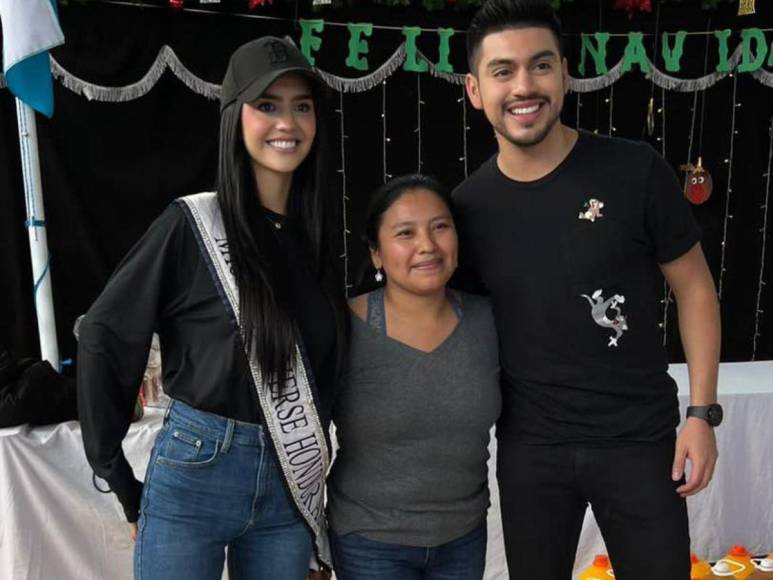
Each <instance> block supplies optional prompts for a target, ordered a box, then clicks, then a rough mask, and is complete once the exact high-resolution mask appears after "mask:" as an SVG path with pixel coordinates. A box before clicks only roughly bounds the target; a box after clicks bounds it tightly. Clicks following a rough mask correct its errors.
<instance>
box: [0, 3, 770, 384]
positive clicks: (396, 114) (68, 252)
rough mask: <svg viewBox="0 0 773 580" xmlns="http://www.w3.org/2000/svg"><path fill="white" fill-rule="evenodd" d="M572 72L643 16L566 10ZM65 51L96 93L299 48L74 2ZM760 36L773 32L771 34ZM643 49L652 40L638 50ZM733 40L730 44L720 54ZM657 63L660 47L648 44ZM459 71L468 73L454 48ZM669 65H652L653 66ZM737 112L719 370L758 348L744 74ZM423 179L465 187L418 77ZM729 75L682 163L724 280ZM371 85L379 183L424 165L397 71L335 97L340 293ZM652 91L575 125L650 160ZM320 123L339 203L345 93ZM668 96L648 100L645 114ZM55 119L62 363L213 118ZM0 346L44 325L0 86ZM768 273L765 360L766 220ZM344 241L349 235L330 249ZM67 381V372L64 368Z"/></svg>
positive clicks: (762, 143) (763, 131)
mask: <svg viewBox="0 0 773 580" xmlns="http://www.w3.org/2000/svg"><path fill="white" fill-rule="evenodd" d="M272 10H273V13H274V14H279V15H281V14H283V13H287V14H292V13H293V12H294V8H292V7H288V6H280V7H278V8H275V9H272ZM736 10H737V6H736V5H735V4H724V3H723V4H722V5H721V6H720V8H719V9H718V10H717V11H715V12H713V13H712V21H711V29H712V30H716V29H721V28H733V29H735V30H740V29H741V28H745V27H750V26H759V27H765V26H764V25H765V22H768V23H770V22H771V16H772V15H771V7H769V6H767V5H766V3H764V2H758V3H757V10H758V14H757V15H754V16H751V17H745V18H742V17H737V16H735V11H736ZM299 15H300V16H301V17H307V18H314V17H317V18H325V19H327V20H328V21H330V22H333V21H336V22H347V21H351V22H373V23H375V24H388V25H396V26H402V25H403V24H408V25H417V26H424V27H432V26H438V25H440V26H445V27H455V28H458V29H464V28H465V27H466V26H467V23H468V21H469V17H470V13H469V12H456V11H453V10H449V11H445V12H443V13H441V14H438V13H427V12H424V11H419V10H403V9H399V8H387V7H371V8H364V7H361V8H356V9H345V10H338V11H335V10H331V11H328V12H323V13H312V12H311V9H310V8H309V7H300V12H299ZM561 16H562V19H563V22H564V28H565V32H566V33H567V34H568V36H567V38H566V51H567V56H568V58H569V61H570V72H571V73H572V74H574V75H577V64H578V62H579V45H580V43H579V38H578V36H577V34H578V33H579V32H583V31H584V32H595V31H598V30H606V31H610V32H628V31H629V30H641V31H643V32H649V33H651V32H654V29H655V23H654V15H643V16H641V15H637V16H635V17H634V19H633V20H630V21H629V20H628V19H627V18H626V16H625V15H624V13H622V12H619V11H612V10H611V9H610V8H609V6H607V4H606V3H605V4H604V10H603V14H602V17H601V23H599V9H598V4H597V3H596V2H587V1H586V0H577V1H575V2H573V3H568V4H565V5H564V7H563V8H562V11H561ZM707 16H708V13H707V12H705V11H702V10H701V9H700V8H699V7H698V5H697V3H691V2H684V3H668V4H666V5H664V6H663V7H662V8H661V22H660V25H659V30H660V31H661V32H662V31H664V30H666V31H676V30H679V29H686V30H691V31H702V30H705V29H706V20H707ZM60 19H61V22H62V26H63V29H64V32H65V35H66V39H67V43H66V44H65V45H64V46H63V47H60V48H57V49H55V50H54V51H53V54H54V56H55V58H57V60H58V61H59V62H60V63H61V64H62V65H63V66H64V67H65V68H66V69H67V70H68V71H70V72H71V73H73V74H75V75H77V76H79V77H81V78H83V79H86V80H88V81H90V82H93V83H97V84H103V85H112V86H118V85H124V84H127V83H131V82H135V81H137V80H138V79H139V78H141V77H142V75H143V74H145V72H146V71H147V70H148V68H149V67H150V66H151V64H152V62H153V61H154V59H155V57H156V55H157V53H158V51H159V49H160V48H161V47H162V46H163V45H164V44H168V45H169V46H171V47H172V48H173V49H174V51H175V53H176V54H177V55H178V56H179V57H180V59H181V60H182V62H183V63H184V64H185V65H186V66H187V67H188V68H189V69H190V70H192V71H193V72H194V73H195V74H197V75H198V76H200V77H202V78H204V79H206V80H208V81H211V82H215V83H219V82H220V81H221V78H222V75H223V72H224V70H225V66H226V63H227V59H228V56H229V54H230V53H231V52H232V51H233V49H234V48H236V47H237V46H239V45H240V44H242V43H243V42H246V41H247V40H249V39H251V38H254V37H257V36H262V35H265V34H275V35H283V34H290V35H291V36H293V37H294V38H295V39H296V41H297V40H298V39H299V37H300V32H299V30H298V28H297V26H294V25H293V23H292V22H282V21H267V20H256V19H248V18H241V17H238V16H234V15H227V14H220V15H206V14H197V13H190V12H182V13H177V12H173V11H170V10H167V9H147V8H138V7H130V6H120V5H106V4H99V3H97V2H90V3H86V4H80V3H76V2H70V3H69V4H68V5H66V6H62V7H61V8H60ZM322 37H323V49H322V50H321V51H319V53H318V54H317V64H318V65H319V66H320V67H321V68H322V69H324V70H328V71H330V72H334V73H336V74H340V75H343V76H349V77H354V76H359V75H361V74H362V73H361V72H359V71H354V70H352V69H347V68H346V66H345V64H344V61H345V59H346V53H347V43H348V40H349V39H348V33H347V31H346V29H345V28H342V27H334V26H331V25H330V24H328V26H327V27H326V29H325V31H324V32H323V34H322ZM367 40H368V43H369V46H370V53H369V55H368V60H369V63H370V69H371V70H373V69H375V68H376V67H377V66H378V65H380V64H381V63H382V62H383V61H384V60H385V59H386V58H387V57H388V56H389V55H391V54H392V52H393V51H394V49H395V48H396V47H397V46H398V45H399V44H400V42H402V40H403V37H402V35H401V34H400V32H399V30H394V31H390V30H374V31H373V35H372V36H371V37H370V38H368V39H367ZM768 40H770V33H768ZM645 43H646V45H647V47H648V49H649V48H650V47H651V46H652V45H653V39H652V37H645ZM736 43H737V36H735V37H734V38H733V39H732V40H731V43H730V46H731V50H732V49H733V48H734V47H735V45H736ZM418 44H419V47H420V48H421V49H422V51H423V52H425V54H427V55H428V56H429V57H430V58H436V57H437V50H438V48H437V37H436V35H434V34H432V33H428V32H425V33H423V34H422V36H421V37H420V38H419V42H418ZM655 44H656V45H657V46H658V50H659V47H660V41H659V39H658V41H657V43H655ZM623 46H624V39H621V38H618V37H613V38H612V39H611V40H610V43H609V58H608V62H609V64H610V66H611V65H612V64H614V63H615V62H617V59H618V58H619V57H620V56H621V55H622V49H623ZM704 47H705V37H703V36H690V37H688V40H687V42H686V44H685V50H684V57H683V59H682V72H680V73H677V76H681V77H694V76H700V75H701V74H703V66H704ZM716 54H717V46H716V40H715V39H714V38H713V37H712V39H711V42H710V43H709V60H708V66H709V72H711V71H712V70H714V67H715V66H716ZM452 63H453V65H454V67H455V69H456V70H457V71H465V70H466V64H465V58H464V35H463V34H462V33H457V34H456V35H455V36H454V37H453V39H452ZM657 63H658V66H660V67H661V68H662V66H663V63H662V59H660V58H658V60H657ZM737 82H738V87H737V95H738V101H739V102H740V103H741V104H742V106H741V107H738V108H737V109H736V115H737V116H736V127H735V128H736V130H737V131H738V134H737V135H736V136H735V144H734V161H733V183H732V189H733V192H732V198H731V204H730V213H731V214H732V216H733V217H732V219H731V220H730V221H729V222H728V231H727V240H726V243H727V245H726V256H725V268H726V271H725V272H724V278H723V280H724V282H723V284H724V292H723V296H722V314H723V326H724V332H723V360H725V361H739V360H749V358H750V357H751V353H752V339H753V332H754V322H755V310H756V300H757V288H758V278H759V272H760V250H761V239H762V234H761V232H760V228H761V227H762V218H763V211H762V209H761V207H760V206H761V205H762V204H763V202H764V196H765V185H766V178H765V176H763V174H764V173H765V172H766V168H767V155H768V146H769V135H768V127H769V125H770V119H771V115H773V89H770V88H767V87H765V86H763V85H761V84H760V83H759V82H757V81H756V80H754V79H752V78H751V77H750V76H749V75H748V74H739V75H738V77H737ZM420 83H421V95H422V100H423V101H424V104H423V105H422V110H421V123H422V134H421V145H422V151H421V157H422V161H423V164H422V166H421V170H422V171H423V172H426V173H431V174H434V175H436V176H438V177H439V178H440V179H441V180H442V181H443V182H444V183H445V184H446V185H447V186H449V187H453V186H454V185H456V184H457V183H458V182H459V181H461V180H462V179H463V178H464V162H463V160H461V159H460V158H461V157H462V156H463V155H464V144H463V127H462V108H461V107H462V104H461V103H460V102H459V99H460V98H461V97H462V94H463V93H462V88H461V87H460V86H457V85H451V84H449V83H447V82H445V81H442V80H438V79H435V78H432V77H431V76H429V75H422V76H421V79H420ZM732 83H733V81H732V79H725V80H723V81H721V82H720V83H719V84H717V85H716V86H715V87H713V88H711V89H709V90H708V91H706V92H704V93H699V95H698V107H701V105H702V100H703V99H705V118H704V124H703V137H702V149H699V143H698V141H699V139H698V137H699V127H700V121H701V111H700V109H699V110H698V114H697V119H696V127H695V133H694V144H693V153H692V159H690V161H693V162H695V161H696V158H697V156H698V154H699V152H700V153H701V154H702V157H703V164H704V166H706V167H707V168H708V169H709V171H711V173H712V174H713V177H714V194H713V196H712V197H711V199H710V200H709V201H708V202H707V203H706V204H704V205H703V206H699V207H695V208H694V211H695V215H696V217H697V219H698V222H699V223H700V225H701V227H702V228H703V232H704V237H703V243H704V250H705V252H706V255H707V257H708V259H709V263H710V266H711V269H712V272H713V273H714V275H715V279H718V276H719V269H720V261H721V251H722V245H721V242H722V239H723V230H724V214H725V199H726V189H727V174H728V165H727V164H725V163H724V159H726V158H728V157H729V149H730V132H731V130H730V122H731V111H732V88H733V86H732ZM382 90H385V91H386V99H387V107H386V116H387V136H388V137H389V138H390V141H389V142H388V143H387V152H386V156H387V172H388V173H389V174H392V175H399V174H401V173H406V172H413V171H416V170H417V168H418V141H417V137H418V135H417V133H416V132H415V129H416V126H417V109H416V107H417V77H416V75H415V74H414V73H408V72H404V71H399V72H397V73H396V74H395V75H393V76H392V77H390V78H389V79H388V80H387V83H386V85H385V86H377V87H375V88H374V89H372V90H370V91H368V92H365V93H358V94H345V95H344V97H343V105H344V106H343V113H344V123H345V132H346V139H345V142H344V145H345V147H344V150H345V157H346V185H347V192H348V195H349V198H350V200H349V201H348V202H347V209H348V223H349V227H350V229H351V230H352V234H351V235H350V236H349V238H348V246H349V257H350V267H349V271H350V274H351V280H350V281H354V274H355V273H356V272H357V270H358V264H359V263H360V262H361V261H362V260H364V259H365V258H366V252H365V248H364V245H363V244H361V243H360V241H359V240H360V237H361V233H362V225H363V223H362V222H363V214H364V209H365V206H366V204H367V201H368V197H369V194H370V192H371V191H373V190H374V189H375V188H376V187H377V186H378V185H379V184H380V183H381V181H382V176H383V173H384V167H383V164H382V156H383V151H382V147H383V143H384V141H383V134H382V119H381V112H382V111H381V101H382ZM650 93H651V84H650V82H649V81H648V80H647V79H646V78H645V77H644V75H642V74H641V73H640V72H638V70H635V71H634V72H632V73H630V74H628V75H626V76H625V77H624V78H623V79H622V80H621V81H619V82H618V83H616V84H615V85H614V94H613V95H610V91H609V89H605V90H601V91H598V92H596V93H592V94H584V95H582V96H581V103H582V107H581V108H580V111H581V116H580V126H581V127H583V128H586V129H589V130H591V131H592V130H594V129H598V130H599V132H601V133H607V132H608V131H609V106H610V103H607V102H606V101H605V99H608V98H610V96H611V97H612V98H611V104H612V105H613V114H612V124H613V125H614V127H615V128H616V131H615V132H614V134H615V135H617V136H621V137H630V138H635V139H640V138H647V139H648V140H650V142H651V143H652V144H653V146H654V147H655V148H656V149H657V150H658V151H660V149H661V145H662V141H657V140H656V138H657V137H658V136H660V135H661V126H660V123H661V118H660V117H659V116H658V117H657V118H656V123H657V126H656V132H655V135H654V136H653V137H647V136H646V135H645V133H644V127H645V119H646V113H647V102H648V100H649V96H650ZM333 97H334V99H333V102H332V104H331V108H330V110H329V111H327V113H328V115H327V117H329V121H330V122H331V127H330V129H331V130H330V133H331V135H332V142H331V148H332V155H331V158H332V164H331V167H330V174H331V180H332V183H333V184H334V186H335V187H334V188H333V189H332V190H331V192H330V194H331V195H332V196H335V198H336V200H337V201H339V202H340V196H341V190H340V185H341V174H340V173H339V172H338V170H339V169H340V167H341V162H340V140H339V139H340V135H339V125H338V122H339V117H338V114H337V113H336V111H335V109H337V108H338V104H339V103H338V94H334V95H333ZM693 98H694V95H693V94H692V93H676V92H669V91H667V92H666V100H665V112H666V135H665V139H666V143H665V149H666V157H667V159H668V161H669V162H670V164H671V165H672V167H674V168H677V169H678V166H679V165H680V164H682V163H685V162H687V161H688V159H687V151H688V144H689V137H690V120H691V118H692V113H691V110H690V109H691V107H692V105H693ZM660 99H661V91H660V89H659V88H656V89H655V102H656V107H659V106H660V105H661V103H660ZM55 102H56V105H55V107H56V109H55V115H54V118H53V120H47V119H45V118H42V117H40V116H38V133H39V139H40V155H41V165H42V173H43V189H44V199H45V211H46V217H47V221H48V242H49V247H50V250H51V276H52V281H53V292H54V306H55V309H56V318H57V329H58V337H59V345H60V351H61V355H62V358H68V357H73V356H74V353H75V344H74V338H73V337H72V332H71V328H72V324H73V321H74V319H75V318H76V317H77V316H78V315H79V314H82V313H83V312H85V311H86V310H87V309H88V307H89V305H90V304H91V302H92V301H93V300H94V298H95V297H96V296H97V294H98V293H99V291H100V290H101V288H102V287H103V286H104V284H105V281H106V280H107V277H108V276H109V275H110V273H111V271H112V269H113V268H114V267H115V265H116V264H117V262H118V261H119V260H120V258H121V257H122V256H123V254H124V253H125V252H126V251H127V250H128V249H129V248H130V247H131V245H132V244H133V243H134V242H135V241H136V240H137V239H138V238H139V236H140V235H141V233H142V232H143V231H144V230H145V229H146V228H147V226H148V225H149V224H150V222H151V221H152V220H153V219H154V218H155V217H157V216H158V215H159V214H160V213H161V211H162V209H163V208H164V207H165V206H166V205H167V204H168V203H169V202H170V201H171V200H172V199H173V198H175V197H177V196H180V195H185V194H189V193H193V192H196V191H202V190H208V189H211V188H212V185H213V183H214V177H215V169H216V157H217V130H218V107H217V103H216V102H214V101H209V100H207V99H204V98H203V97H201V96H199V95H197V94H194V93H193V92H191V91H190V90H189V89H188V88H187V87H185V86H184V85H183V84H182V83H181V82H180V81H179V80H178V79H177V78H175V77H174V75H173V74H172V73H171V72H169V71H167V72H166V73H165V74H164V76H163V77H162V78H161V80H160V82H159V83H158V84H157V85H156V86H155V87H154V88H153V89H152V90H151V91H150V92H149V93H148V94H147V95H145V96H144V97H141V98H139V99H136V100H134V101H130V102H126V103H103V102H92V101H89V100H88V99H87V98H85V97H84V96H79V95H75V94H74V93H72V92H70V91H69V90H68V89H66V88H64V87H63V86H62V85H61V84H60V83H59V82H58V81H55ZM576 111H577V95H574V94H570V95H568V96H567V100H566V104H565V108H564V115H563V118H564V122H565V123H567V124H568V125H571V126H575V125H576V124H577V118H576ZM467 114H468V121H467V124H468V126H469V127H470V130H469V131H468V132H467V144H468V150H467V166H468V168H469V171H472V170H473V169H474V168H476V167H477V166H478V165H479V164H480V163H481V162H482V161H483V160H485V159H486V158H487V157H489V156H490V155H491V154H492V153H493V152H494V150H495V146H496V145H495V142H494V140H493V137H492V130H491V128H490V126H489V125H488V123H487V122H486V121H485V119H484V118H483V116H482V114H481V113H479V112H477V111H474V110H472V108H471V107H469V105H468V111H467ZM0 140H1V141H0V144H1V145H0V200H1V201H0V264H1V265H2V274H0V296H1V297H2V301H0V342H1V343H5V344H6V345H8V346H9V347H10V349H11V350H12V351H13V352H14V354H15V355H16V356H17V357H22V356H37V354H38V342H37V326H36V321H35V312H34V304H33V297H32V274H31V268H30V263H29V249H28V244H27V232H26V230H25V228H24V220H25V210H24V191H23V186H22V179H21V168H20V161H19V146H18V136H17V129H16V113H15V108H14V102H13V99H12V98H11V95H10V94H9V92H8V91H7V90H0ZM768 228H769V231H768V254H767V255H768V263H767V270H766V276H765V279H766V281H767V283H768V285H767V287H766V288H764V289H763V294H762V296H763V301H762V303H761V305H760V309H761V310H763V311H765V312H764V313H763V314H761V315H760V316H761V317H762V318H761V321H762V325H761V327H760V333H761V335H760V337H759V342H758V347H757V358H758V359H771V358H773V262H771V256H773V242H771V240H773V211H771V219H770V220H769V225H768ZM341 239H342V240H343V236H342V237H341ZM676 337H677V323H676V320H675V308H674V306H673V305H672V306H671V308H670V314H669V324H668V344H669V350H670V354H671V359H672V361H675V362H677V361H680V360H682V358H683V355H682V352H681V348H680V347H679V344H678V341H677V340H676ZM67 372H70V371H67Z"/></svg>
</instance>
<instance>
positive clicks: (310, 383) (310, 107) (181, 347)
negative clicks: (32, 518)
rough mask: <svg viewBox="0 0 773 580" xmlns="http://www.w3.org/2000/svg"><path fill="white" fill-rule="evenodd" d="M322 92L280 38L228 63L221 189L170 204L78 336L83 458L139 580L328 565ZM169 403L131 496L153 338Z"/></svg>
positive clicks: (334, 356) (329, 348) (337, 357)
mask: <svg viewBox="0 0 773 580" xmlns="http://www.w3.org/2000/svg"><path fill="white" fill-rule="evenodd" d="M324 89H325V87H324V83H323V82H322V80H321V79H320V77H319V76H318V74H317V73H316V72H315V71H314V69H313V68H312V67H311V66H310V65H309V63H308V61H307V60H306V58H305V57H304V56H303V55H302V54H301V53H300V51H299V50H298V49H297V48H296V47H295V46H294V45H293V44H292V42H290V41H289V40H286V39H280V38H273V37H264V38H260V39H258V40H255V41H252V42H249V43H247V44H245V45H244V46H242V47H240V48H239V49H237V50H236V52H235V53H234V54H233V56H232V57H231V60H230V62H229V65H228V70H227V72H226V75H225V79H224V81H223V85H222V94H221V103H220V112H221V119H220V146H219V162H218V169H219V170H218V178H217V190H216V191H214V192H206V193H199V194H195V195H191V196H187V197H183V198H179V199H177V200H175V202H174V203H172V204H171V205H170V206H169V207H168V208H167V209H166V211H165V212H164V213H163V214H162V215H161V216H160V217H159V218H158V219H157V220H156V221H155V222H154V223H153V224H152V225H151V226H150V228H149V229H148V231H147V232H146V233H145V235H144V236H143V237H142V239H141V240H140V241H139V242H138V243H137V245H136V246H135V247H134V248H133V249H132V250H131V251H130V252H129V254H128V255H127V256H126V258H125V259H124V260H123V262H122V263H121V264H120V265H119V267H118V269H117V270H116V272H115V273H114V274H113V276H112V277H111V279H110V281H109V282H108V284H107V286H106V288H105V289H104V291H103V292H102V294H101V295H100V296H99V298H98V299H97V300H96V302H95V303H94V305H93V306H92V307H91V309H90V310H89V312H88V314H87V315H86V317H85V319H84V321H83V323H82V325H81V329H80V335H81V339H80V345H79V354H78V357H79V360H78V395H79V396H78V399H79V401H78V403H79V408H80V409H79V410H80V416H81V422H82V427H83V439H84V443H85V448H86V455H87V457H88V459H89V462H90V464H91V465H92V467H93V468H94V472H95V474H96V475H97V476H99V477H100V478H102V479H103V480H105V481H106V482H107V485H108V486H109V488H110V490H112V491H113V492H114V493H115V494H116V495H117V496H118V499H119V500H120V502H121V504H122V506H123V509H124V511H125V513H126V517H127V519H128V521H129V522H130V525H131V528H132V534H133V535H136V545H135V578H137V579H152V580H162V579H167V578H169V579H172V578H174V579H179V578H185V579H186V580H192V579H202V580H204V579H212V580H216V579H217V580H219V579H220V577H221V575H222V571H223V566H224V558H225V553H226V548H227V553H228V570H229V577H230V578H231V580H238V579H240V578H255V579H261V578H263V579H271V580H283V579H287V580H298V579H301V578H306V575H307V571H308V566H309V561H310V559H314V558H313V556H316V559H317V560H318V561H319V562H321V563H323V564H325V563H329V562H330V558H329V549H328V544H327V533H326V522H325V515H324V506H323V489H324V487H323V486H324V476H325V473H326V472H327V468H328V461H329V443H328V441H327V427H328V425H329V421H330V407H331V403H332V393H333V386H334V384H335V382H336V376H337V374H338V372H339V369H340V365H341V361H342V355H343V352H344V345H345V343H346V334H347V327H346V324H347V323H346V320H347V317H346V315H345V308H346V307H345V302H344V296H343V292H342V290H343V283H342V281H341V280H340V279H339V277H338V276H337V272H336V268H335V262H334V257H333V256H332V252H333V249H334V248H335V247H336V246H335V242H334V239H333V238H332V237H331V236H332V235H333V234H334V233H335V232H336V231H338V230H337V227H336V226H337V223H336V216H335V208H336V207H337V201H336V200H335V198H333V197H332V196H331V195H330V194H329V192H328V191H327V190H326V188H325V185H324V179H323V178H324V173H325V165H324V163H323V160H322V154H323V153H324V150H325V147H324V143H323V142H322V141H323V136H322V135H321V132H322V123H321V120H320V109H321V102H322V99H323V94H324ZM154 330H155V331H157V332H158V333H159V336H160V339H161V348H162V351H163V356H164V389H165V391H166V392H167V393H168V394H169V395H170V397H171V398H172V404H171V405H170V407H169V410H168V411H167V413H166V417H165V421H164V426H163V428H162V430H161V431H160V433H159V435H158V438H157V440H156V443H155V446H154V448H153V452H152V454H151V458H150V462H149V464H148V467H147V472H146V474H145V480H144V483H141V482H140V481H138V480H137V479H136V478H135V476H134V473H133V471H132V468H131V467H130V465H129V463H128V462H127V460H126V457H125V455H124V453H123V451H122V449H121V441H122V439H123V438H124V436H125V434H126V431H127V429H128V425H129V419H130V417H131V411H132V408H133V404H134V400H135V398H136V395H137V389H138V387H139V385H140V383H141V380H142V371H143V370H144V363H145V360H146V359H147V352H148V347H149V345H150V339H151V335H152V333H153V332H154Z"/></svg>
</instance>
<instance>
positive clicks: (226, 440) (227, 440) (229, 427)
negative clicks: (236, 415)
mask: <svg viewBox="0 0 773 580" xmlns="http://www.w3.org/2000/svg"><path fill="white" fill-rule="evenodd" d="M234 425H236V421H234V420H233V419H228V421H227V423H226V424H225V437H223V445H221V446H220V451H221V453H228V450H229V449H230V448H231V440H232V439H233V438H234Z"/></svg>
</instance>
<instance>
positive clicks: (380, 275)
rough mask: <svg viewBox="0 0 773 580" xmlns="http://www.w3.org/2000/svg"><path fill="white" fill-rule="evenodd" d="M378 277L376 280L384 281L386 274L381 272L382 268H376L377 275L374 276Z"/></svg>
mask: <svg viewBox="0 0 773 580" xmlns="http://www.w3.org/2000/svg"><path fill="white" fill-rule="evenodd" d="M373 277H374V278H375V279H376V282H383V281H384V274H382V273H381V268H379V269H378V270H376V275H375V276H373Z"/></svg>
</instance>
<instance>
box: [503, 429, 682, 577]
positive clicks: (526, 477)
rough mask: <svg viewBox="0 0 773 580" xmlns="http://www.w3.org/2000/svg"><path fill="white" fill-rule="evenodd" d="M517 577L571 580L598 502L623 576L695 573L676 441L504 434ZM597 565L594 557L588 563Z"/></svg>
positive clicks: (506, 512)
mask: <svg viewBox="0 0 773 580" xmlns="http://www.w3.org/2000/svg"><path fill="white" fill-rule="evenodd" d="M498 445H499V450H498V459H497V463H498V473H497V477H498V480H499V490H500V501H501V507H502V524H503V528H504V536H505V551H506V553H507V565H508V568H509V570H510V579H511V580H569V579H570V578H571V575H572V567H573V564H574V558H575V553H576V550H577V542H578V540H579V537H580V530H581V528H582V522H583V518H584V515H585V509H586V506H587V504H588V503H590V505H591V507H592V509H593V514H594V516H595V517H596V522H597V523H598V526H599V529H600V530H601V535H602V536H603V538H604V543H605V544H606V547H607V550H608V552H609V557H610V560H611V562H612V567H613V568H614V571H615V578H617V579H618V580H653V579H657V580H689V578H690V533H689V527H688V523H687V505H686V502H685V500H684V499H682V498H681V497H679V495H677V493H676V491H675V490H676V488H677V487H678V485H680V484H681V482H674V481H672V480H671V465H672V462H673V459H674V442H673V440H667V441H664V442H662V443H656V444H651V445H631V446H621V447H579V446H571V445H528V444H524V443H518V442H514V441H507V440H506V439H505V440H500V441H499V443H498ZM588 565H590V562H588Z"/></svg>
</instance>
